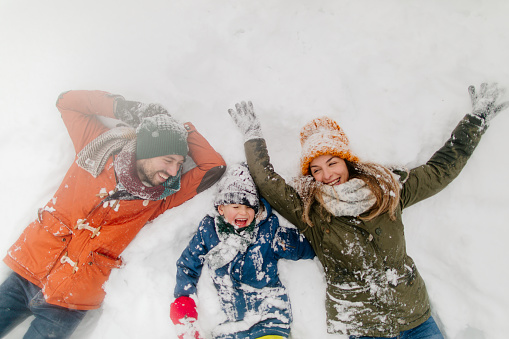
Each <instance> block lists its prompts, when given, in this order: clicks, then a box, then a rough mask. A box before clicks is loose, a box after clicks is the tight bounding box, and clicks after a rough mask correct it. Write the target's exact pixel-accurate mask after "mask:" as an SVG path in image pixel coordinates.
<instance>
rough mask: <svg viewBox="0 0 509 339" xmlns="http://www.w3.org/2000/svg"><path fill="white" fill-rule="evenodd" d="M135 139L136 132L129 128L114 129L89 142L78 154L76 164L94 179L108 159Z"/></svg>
mask: <svg viewBox="0 0 509 339" xmlns="http://www.w3.org/2000/svg"><path fill="white" fill-rule="evenodd" d="M134 139H136V130H135V129H134V128H131V127H116V128H112V129H110V130H109V131H107V132H105V133H103V134H101V135H100V136H98V137H97V138H95V139H94V140H92V141H91V142H89V143H88V144H87V145H86V146H85V147H83V149H82V150H81V151H80V152H79V153H78V157H77V159H76V163H77V164H78V166H79V167H81V168H83V169H84V170H86V171H87V172H89V173H90V174H92V176H93V177H94V178H97V176H98V175H99V174H100V173H101V172H102V170H103V169H104V166H105V165H106V162H107V161H108V159H109V157H111V156H112V155H113V154H116V153H118V152H120V150H122V148H123V147H124V146H125V145H126V144H127V143H128V142H129V141H131V140H134Z"/></svg>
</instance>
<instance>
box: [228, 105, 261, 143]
mask: <svg viewBox="0 0 509 339" xmlns="http://www.w3.org/2000/svg"><path fill="white" fill-rule="evenodd" d="M228 113H229V114H230V116H231V117H232V119H233V121H234V122H235V124H237V127H238V128H239V129H240V131H241V132H242V133H243V134H244V141H248V140H251V139H262V138H263V135H262V129H261V126H260V121H258V118H257V117H256V114H255V112H254V108H253V104H252V103H251V101H248V102H247V104H246V102H244V101H242V102H241V103H240V104H239V103H237V104H235V110H233V109H229V110H228Z"/></svg>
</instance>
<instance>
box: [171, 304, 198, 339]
mask: <svg viewBox="0 0 509 339" xmlns="http://www.w3.org/2000/svg"><path fill="white" fill-rule="evenodd" d="M170 318H171V321H173V323H174V324H175V329H176V332H177V336H178V337H179V339H202V338H203V337H202V336H201V335H200V332H199V331H198V327H197V326H196V320H197V319H198V311H197V310H196V303H195V302H194V300H193V299H192V298H190V297H188V296H181V297H178V298H177V299H175V301H174V302H172V303H171V306H170Z"/></svg>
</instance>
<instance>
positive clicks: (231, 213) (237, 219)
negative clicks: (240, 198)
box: [217, 204, 255, 228]
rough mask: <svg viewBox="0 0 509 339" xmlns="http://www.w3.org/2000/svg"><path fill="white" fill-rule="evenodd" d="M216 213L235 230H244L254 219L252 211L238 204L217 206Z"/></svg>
mask: <svg viewBox="0 0 509 339" xmlns="http://www.w3.org/2000/svg"><path fill="white" fill-rule="evenodd" d="M217 211H218V212H219V214H221V215H222V216H224V218H225V220H226V222H227V223H229V224H231V225H233V226H235V227H236V228H244V227H247V226H249V225H251V223H252V222H253V220H254V217H255V211H254V209H252V208H251V207H248V206H246V205H240V204H229V205H219V206H217Z"/></svg>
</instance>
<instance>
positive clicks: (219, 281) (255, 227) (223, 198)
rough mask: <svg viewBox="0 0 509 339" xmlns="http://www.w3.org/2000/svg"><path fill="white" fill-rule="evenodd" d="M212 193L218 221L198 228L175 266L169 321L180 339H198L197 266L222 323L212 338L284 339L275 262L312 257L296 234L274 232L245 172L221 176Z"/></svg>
mask: <svg viewBox="0 0 509 339" xmlns="http://www.w3.org/2000/svg"><path fill="white" fill-rule="evenodd" d="M218 187H219V191H218V194H217V196H216V199H215V201H214V206H215V207H216V209H217V212H218V215H216V216H210V215H208V216H206V217H205V218H204V219H203V220H202V221H201V223H200V226H199V228H198V231H197V233H196V234H195V236H194V237H193V238H192V239H191V241H190V243H189V245H188V246H187V248H186V249H185V250H184V251H183V253H182V255H181V257H180V259H179V260H178V261H177V284H176V287H175V292H174V295H175V298H176V300H175V301H174V302H173V303H172V304H171V310H170V315H171V319H172V321H173V323H174V324H175V325H177V332H178V335H179V338H180V339H183V338H196V339H198V338H201V336H200V334H199V333H198V330H197V328H196V326H195V325H196V324H194V322H195V321H196V319H197V316H198V314H197V311H196V304H195V302H194V300H193V299H192V298H191V297H190V295H192V294H196V285H197V283H198V279H199V278H200V275H201V270H202V267H203V265H204V264H207V265H208V266H209V267H210V269H211V272H212V275H213V277H212V279H213V282H214V286H215V287H216V289H217V291H218V296H219V299H220V305H221V309H222V311H223V313H224V316H225V318H226V320H225V321H224V322H223V323H222V324H220V325H218V326H217V327H216V328H215V329H214V331H213V333H212V336H213V337H214V338H221V339H238V338H249V339H255V338H281V339H282V338H287V337H288V335H289V333H290V323H291V321H292V315H291V307H290V301H289V298H288V295H287V293H286V289H285V287H284V286H283V284H282V283H281V281H280V280H279V275H278V268H277V261H278V260H279V259H282V258H283V259H290V260H298V259H311V258H313V257H314V255H315V254H314V252H313V250H312V249H311V246H310V245H309V243H308V242H307V240H305V239H304V238H303V237H302V236H301V235H300V234H299V232H298V231H297V230H296V229H294V228H286V227H282V226H279V220H278V218H277V216H276V215H274V214H272V208H271V207H270V206H269V204H268V203H267V202H266V201H265V200H264V199H261V200H260V198H259V197H258V193H257V191H256V186H255V184H254V182H253V179H252V178H251V176H250V174H249V170H248V168H247V166H246V165H244V164H240V165H237V166H234V167H232V168H230V169H228V170H227V173H226V174H225V175H224V177H223V178H222V179H221V181H220V183H219V185H218Z"/></svg>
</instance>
